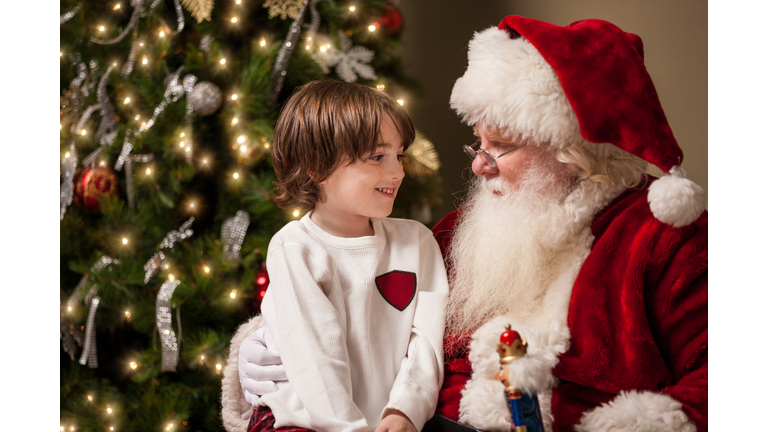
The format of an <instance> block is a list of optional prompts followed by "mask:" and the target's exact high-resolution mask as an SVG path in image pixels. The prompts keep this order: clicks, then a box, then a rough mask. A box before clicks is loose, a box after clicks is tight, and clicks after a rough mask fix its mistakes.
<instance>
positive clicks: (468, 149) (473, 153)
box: [464, 140, 525, 168]
mask: <svg viewBox="0 0 768 432" xmlns="http://www.w3.org/2000/svg"><path fill="white" fill-rule="evenodd" d="M480 143H481V141H480V140H478V141H475V143H474V144H472V145H465V146H464V153H466V154H467V156H469V158H470V159H472V160H475V158H476V157H477V156H478V155H480V156H481V157H482V158H483V161H485V163H487V164H488V165H490V166H491V167H492V168H496V159H498V158H500V157H502V156H504V155H508V154H510V153H512V152H513V151H515V150H517V149H519V148H520V147H522V146H524V145H525V144H520V145H519V146H515V147H514V148H513V149H512V150H507V151H505V152H504V153H502V154H500V155H498V156H496V157H493V156H492V155H491V154H490V153H488V152H487V151H485V150H484V149H481V148H478V149H477V150H475V149H474V147H477V146H479V145H480Z"/></svg>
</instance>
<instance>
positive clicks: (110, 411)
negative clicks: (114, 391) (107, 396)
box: [107, 405, 112, 414]
mask: <svg viewBox="0 0 768 432" xmlns="http://www.w3.org/2000/svg"><path fill="white" fill-rule="evenodd" d="M107 414H112V408H110V407H109V405H107Z"/></svg>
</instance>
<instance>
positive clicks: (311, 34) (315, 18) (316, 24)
mask: <svg viewBox="0 0 768 432" xmlns="http://www.w3.org/2000/svg"><path fill="white" fill-rule="evenodd" d="M318 1H319V0H311V2H310V3H309V12H310V13H311V19H310V24H309V27H308V28H309V30H308V31H307V39H309V40H315V36H316V35H317V29H319V28H320V14H319V13H317V8H316V7H315V6H317V3H318Z"/></svg>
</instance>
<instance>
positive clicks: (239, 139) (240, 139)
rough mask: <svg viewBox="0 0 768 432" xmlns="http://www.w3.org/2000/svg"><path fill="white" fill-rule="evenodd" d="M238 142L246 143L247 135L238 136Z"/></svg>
mask: <svg viewBox="0 0 768 432" xmlns="http://www.w3.org/2000/svg"><path fill="white" fill-rule="evenodd" d="M237 142H239V143H240V144H242V143H244V142H245V135H240V136H239V137H237Z"/></svg>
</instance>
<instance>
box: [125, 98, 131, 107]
mask: <svg viewBox="0 0 768 432" xmlns="http://www.w3.org/2000/svg"><path fill="white" fill-rule="evenodd" d="M130 102H131V98H129V97H127V98H125V100H124V101H123V105H128V104H129V103H130Z"/></svg>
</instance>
